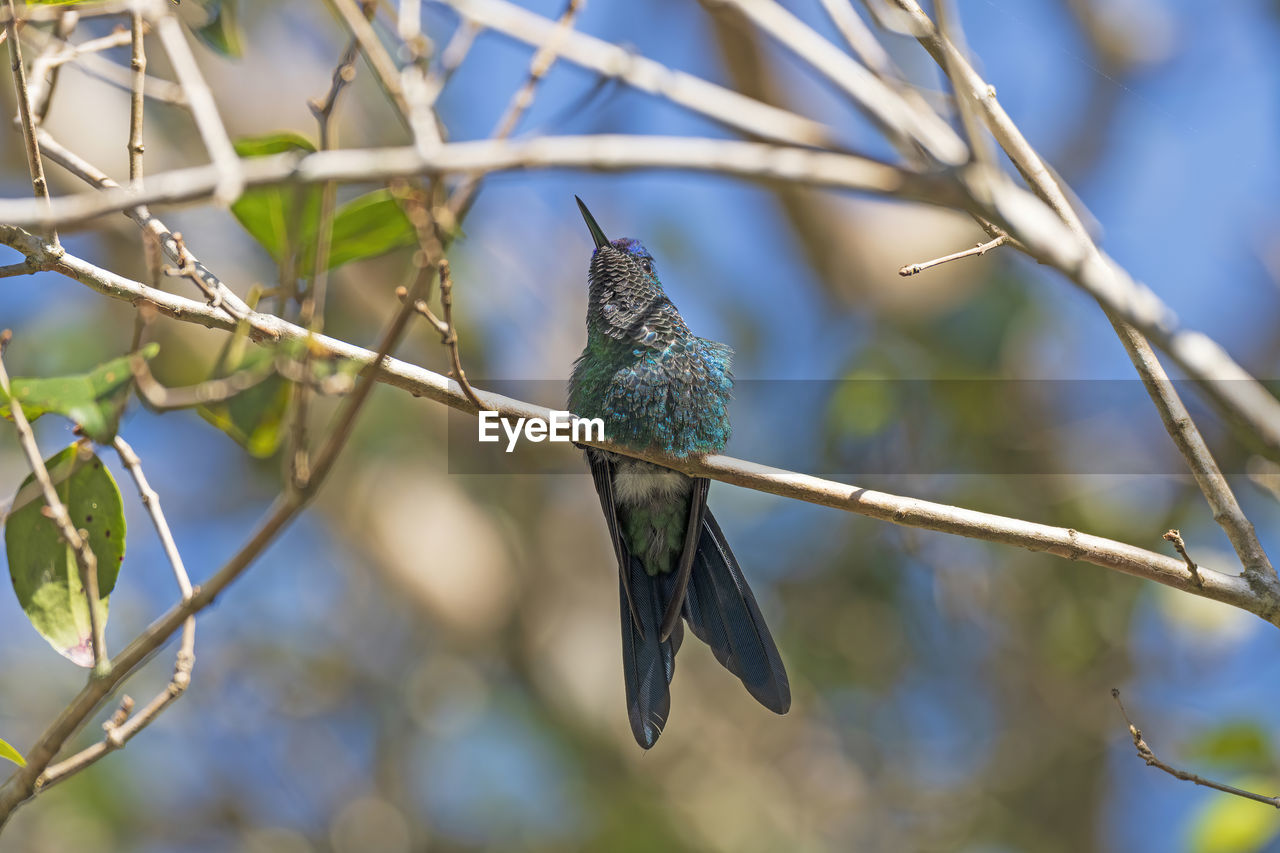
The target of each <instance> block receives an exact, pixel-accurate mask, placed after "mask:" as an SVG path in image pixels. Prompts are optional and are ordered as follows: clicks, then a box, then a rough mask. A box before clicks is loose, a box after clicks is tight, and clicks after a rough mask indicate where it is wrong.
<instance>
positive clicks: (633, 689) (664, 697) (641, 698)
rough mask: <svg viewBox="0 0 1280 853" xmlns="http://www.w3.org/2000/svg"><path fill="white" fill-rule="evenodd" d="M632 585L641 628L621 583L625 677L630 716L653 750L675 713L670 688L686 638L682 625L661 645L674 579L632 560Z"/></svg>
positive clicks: (642, 740)
mask: <svg viewBox="0 0 1280 853" xmlns="http://www.w3.org/2000/svg"><path fill="white" fill-rule="evenodd" d="M628 580H629V581H630V586H631V596H632V600H633V603H634V604H635V610H636V615H637V617H638V618H639V620H640V624H639V625H637V624H636V623H635V621H634V620H633V619H632V618H631V608H630V607H629V606H628V603H627V588H626V586H625V585H623V583H622V582H621V580H619V583H618V589H619V597H620V599H621V606H622V672H623V678H624V680H625V683H626V691H627V717H628V718H629V720H630V722H631V733H632V734H633V735H635V738H636V743H638V744H640V746H642V747H644V748H645V749H649V748H650V747H652V746H653V745H654V744H655V743H657V742H658V736H659V735H660V734H662V729H663V727H664V726H665V725H666V724H667V715H668V713H670V711H671V691H670V688H669V685H670V684H671V678H672V676H674V675H675V669H676V651H677V650H678V649H679V648H680V641H681V640H682V639H683V638H684V631H683V629H682V628H681V627H680V626H679V625H677V626H676V630H675V631H672V633H671V636H670V637H668V638H667V640H666V642H661V643H660V642H658V634H659V629H660V627H661V624H662V614H663V612H664V611H665V610H666V606H667V597H668V596H669V595H670V590H668V589H667V586H668V583H669V579H668V578H666V577H655V576H651V575H649V574H648V573H647V572H646V571H645V570H644V567H643V566H642V565H641V564H640V560H639V559H637V558H636V557H634V556H633V557H631V558H630V565H629V573H628Z"/></svg>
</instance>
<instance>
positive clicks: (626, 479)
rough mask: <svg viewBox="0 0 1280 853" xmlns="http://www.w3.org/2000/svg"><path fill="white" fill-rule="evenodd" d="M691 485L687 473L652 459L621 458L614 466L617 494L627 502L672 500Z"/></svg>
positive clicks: (621, 502)
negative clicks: (656, 463) (659, 463)
mask: <svg viewBox="0 0 1280 853" xmlns="http://www.w3.org/2000/svg"><path fill="white" fill-rule="evenodd" d="M689 487H690V480H689V478H688V477H686V476H685V475H684V474H681V473H680V472H679V471H672V470H670V469H669V468H659V467H658V466H656V465H650V464H649V463H648V462H640V461H625V462H624V461H619V462H618V463H617V467H616V468H615V469H614V477H613V496H614V499H615V500H616V501H617V502H618V503H619V504H623V505H628V504H637V503H651V502H653V501H661V500H670V499H673V498H677V497H679V496H681V495H683V494H684V493H685V492H687V491H688V490H689Z"/></svg>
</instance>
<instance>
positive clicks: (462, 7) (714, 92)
mask: <svg viewBox="0 0 1280 853" xmlns="http://www.w3.org/2000/svg"><path fill="white" fill-rule="evenodd" d="M443 2H444V3H445V5H447V6H450V7H451V8H453V9H454V11H456V12H457V13H458V14H459V15H461V16H462V17H463V18H464V19H466V20H467V21H470V22H471V23H472V24H475V25H477V26H480V27H484V28H486V29H491V30H494V31H495V32H500V33H502V34H503V35H505V36H509V37H511V38H513V39H516V40H518V41H523V42H525V43H526V44H531V45H533V46H534V47H536V48H541V47H542V46H543V45H545V44H548V43H549V42H550V41H551V40H552V39H553V38H554V37H555V31H556V27H557V24H556V22H555V21H552V20H549V19H547V18H544V17H542V16H541V15H537V14H534V13H533V12H529V11H527V10H525V9H522V8H520V7H519V6H517V5H515V4H514V3H509V2H507V0H443ZM559 54H560V56H561V57H563V58H564V59H566V60H568V61H569V62H572V63H574V64H576V65H581V66H582V67H583V68H589V69H590V70H592V71H594V72H596V73H597V74H600V75H603V76H605V77H616V78H618V79H620V80H622V81H623V82H625V83H626V84H627V85H628V86H631V87H633V88H635V89H638V90H640V91H641V92H648V93H649V94H652V95H659V96H661V97H663V98H666V99H667V100H669V101H671V102H672V103H674V104H679V105H680V106H682V107H685V108H686V109H690V110H693V111H694V112H697V113H701V114H702V115H705V116H707V117H708V118H711V119H714V120H716V121H718V122H721V123H723V124H726V125H728V126H729V127H736V128H737V129H739V130H741V131H743V132H745V133H749V134H751V135H752V136H757V137H760V138H761V139H772V140H774V141H777V142H785V143H790V144H794V145H827V144H829V143H830V142H831V131H830V129H828V128H827V127H825V126H823V125H822V124H819V123H818V122H815V121H813V120H812V119H807V118H803V117H802V116H798V115H796V114H795V113H789V112H787V111H786V110H780V109H777V108H776V107H771V106H768V105H766V104H762V103H760V102H759V101H756V100H753V99H752V98H748V97H746V96H744V95H741V94H739V93H737V92H735V91H733V90H732V89H726V88H724V87H723V86H717V85H716V84H715V83H710V82H708V81H706V80H703V79H702V78H700V77H695V76H693V75H692V74H686V73H685V72H683V71H675V70H672V69H670V68H667V67H666V66H664V65H661V64H659V63H657V62H654V61H653V60H652V59H646V58H645V57H642V56H637V55H635V54H633V53H630V52H628V51H626V50H623V49H622V48H620V47H618V46H617V45H612V44H609V43H608V42H606V41H602V40H600V39H598V38H595V37H593V36H589V35H586V34H584V33H580V32H577V31H570V32H568V33H566V35H565V38H564V41H563V43H562V44H561V45H560V48H559Z"/></svg>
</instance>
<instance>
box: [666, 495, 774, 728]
mask: <svg viewBox="0 0 1280 853" xmlns="http://www.w3.org/2000/svg"><path fill="white" fill-rule="evenodd" d="M684 615H685V619H687V620H688V621H689V627H690V628H691V629H692V630H693V633H694V635H695V636H697V637H698V639H700V640H702V641H703V642H704V643H706V644H707V645H708V646H710V647H711V651H712V653H713V654H714V655H715V656H716V660H718V661H720V663H721V664H722V665H723V666H724V668H725V669H727V670H729V671H730V672H732V673H733V674H734V675H736V676H738V678H740V679H741V680H742V683H743V685H744V686H745V687H746V688H747V691H748V692H749V693H750V694H751V695H752V696H754V697H755V698H756V701H758V702H759V703H760V704H761V705H764V706H765V707H766V708H768V709H769V710H770V711H773V712H774V713H775V714H785V713H786V712H787V710H788V709H789V708H790V707H791V685H790V684H789V683H788V681H787V671H786V669H784V668H783V666H782V658H781V657H779V655H778V647H777V646H776V645H774V642H773V637H772V636H771V635H770V634H769V627H768V626H767V625H765V622H764V617H763V616H762V615H761V614H760V608H759V606H757V604H756V599H755V596H754V595H752V594H751V588H750V587H749V586H747V580H746V578H744V577H743V576H742V569H741V567H739V565H738V561H737V559H736V558H735V557H734V556H733V551H731V550H730V549H729V543H728V542H726V541H725V538H724V533H723V531H721V530H720V525H719V524H717V523H716V519H715V516H713V515H712V514H711V512H710V510H707V511H705V512H704V513H703V518H702V529H701V533H700V536H699V539H698V552H697V555H696V557H695V559H694V562H693V572H692V574H691V576H690V579H689V589H688V591H687V593H686V594H685V598H684Z"/></svg>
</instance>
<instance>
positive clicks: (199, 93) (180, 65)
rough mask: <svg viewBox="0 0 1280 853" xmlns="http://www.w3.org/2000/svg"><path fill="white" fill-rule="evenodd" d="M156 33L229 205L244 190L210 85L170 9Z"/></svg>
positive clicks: (217, 193)
mask: <svg viewBox="0 0 1280 853" xmlns="http://www.w3.org/2000/svg"><path fill="white" fill-rule="evenodd" d="M10 2H12V0H10ZM156 34H157V35H158V36H160V43H161V44H162V45H163V46H164V51H165V53H166V54H168V56H169V64H170V65H172V66H173V73H174V74H175V75H177V78H178V82H179V83H180V84H182V89H183V91H185V92H186V94H187V101H188V103H189V104H190V107H191V116H192V118H194V119H195V122H196V129H197V130H199V131H200V138H201V139H202V140H204V147H205V150H206V151H208V152H209V159H210V160H212V161H213V165H214V167H215V168H216V169H217V171H218V182H217V187H216V189H215V190H214V198H215V199H216V200H217V201H218V202H220V203H222V204H230V203H231V202H233V201H235V200H236V199H237V198H239V197H240V193H241V192H242V191H243V189H244V183H243V178H242V177H241V174H240V171H241V166H240V158H239V157H237V156H236V149H235V146H234V145H232V144H231V137H229V136H228V135H227V127H226V125H225V124H223V123H222V117H221V116H220V115H219V114H218V105H217V103H216V102H215V101H214V100H213V93H212V92H211V91H209V84H208V83H206V82H205V79H204V74H202V73H201V72H200V66H199V65H198V64H197V63H196V58H195V55H194V54H192V52H191V46H190V45H189V44H187V37H186V35H185V34H184V33H183V32H182V25H181V24H180V23H178V18H177V16H176V15H175V14H174V13H173V12H172V10H169V11H166V13H165V14H163V15H161V16H160V20H159V21H158V22H157V23H156Z"/></svg>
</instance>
